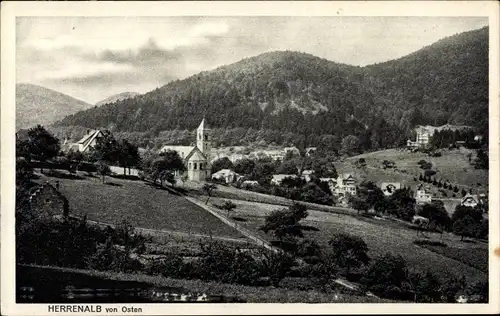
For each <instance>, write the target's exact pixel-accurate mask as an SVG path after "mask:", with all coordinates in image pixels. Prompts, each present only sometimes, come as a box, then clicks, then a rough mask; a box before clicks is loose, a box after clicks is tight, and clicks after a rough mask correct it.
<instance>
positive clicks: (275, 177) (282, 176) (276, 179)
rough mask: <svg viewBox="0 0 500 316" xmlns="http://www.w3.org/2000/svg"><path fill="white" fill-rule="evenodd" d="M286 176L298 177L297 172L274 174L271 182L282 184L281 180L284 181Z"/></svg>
mask: <svg viewBox="0 0 500 316" xmlns="http://www.w3.org/2000/svg"><path fill="white" fill-rule="evenodd" d="M285 178H291V179H296V178H298V177H297V175H296V174H273V177H272V179H271V184H274V185H281V182H283V180H284V179H285Z"/></svg>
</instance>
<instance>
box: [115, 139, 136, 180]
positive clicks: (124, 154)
mask: <svg viewBox="0 0 500 316" xmlns="http://www.w3.org/2000/svg"><path fill="white" fill-rule="evenodd" d="M117 146H118V164H119V166H121V167H123V174H124V175H125V174H126V168H127V167H129V168H130V167H132V166H138V165H139V164H140V161H141V157H140V156H139V149H138V147H137V146H136V145H134V144H131V143H129V142H128V141H127V140H126V139H122V140H121V141H119V142H118V144H117Z"/></svg>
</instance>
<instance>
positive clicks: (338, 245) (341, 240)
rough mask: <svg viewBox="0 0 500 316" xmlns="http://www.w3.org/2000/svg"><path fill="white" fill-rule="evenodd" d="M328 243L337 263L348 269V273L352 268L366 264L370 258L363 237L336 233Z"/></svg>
mask: <svg viewBox="0 0 500 316" xmlns="http://www.w3.org/2000/svg"><path fill="white" fill-rule="evenodd" d="M328 244H329V245H330V247H331V249H332V254H333V258H334V260H335V262H336V264H337V265H338V266H339V267H341V268H343V269H346V272H347V273H348V274H349V273H350V272H351V269H352V268H355V269H356V268H359V267H360V266H362V265H366V264H367V263H368V262H369V260H370V258H369V257H368V254H367V253H368V246H367V245H366V243H365V242H364V240H363V239H362V238H361V237H358V236H354V235H349V234H343V233H336V234H335V235H334V236H333V238H332V239H330V241H329V242H328Z"/></svg>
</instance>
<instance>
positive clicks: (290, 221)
mask: <svg viewBox="0 0 500 316" xmlns="http://www.w3.org/2000/svg"><path fill="white" fill-rule="evenodd" d="M307 215H308V213H307V208H306V207H305V206H304V205H302V204H298V203H294V204H293V205H291V206H290V207H289V208H288V209H281V210H275V211H273V212H272V213H271V214H269V215H268V216H266V219H265V222H264V225H263V226H262V227H260V230H262V231H263V232H265V233H266V234H267V233H268V232H270V231H271V232H272V233H273V235H274V236H275V237H277V238H278V239H279V240H280V242H281V245H282V246H283V240H284V238H287V237H303V236H304V235H303V233H302V227H301V226H300V225H299V221H300V220H302V219H303V218H306V217H307Z"/></svg>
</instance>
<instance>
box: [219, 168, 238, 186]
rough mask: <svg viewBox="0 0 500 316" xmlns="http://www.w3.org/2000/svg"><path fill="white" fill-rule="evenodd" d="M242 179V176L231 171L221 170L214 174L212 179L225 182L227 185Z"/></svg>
mask: <svg viewBox="0 0 500 316" xmlns="http://www.w3.org/2000/svg"><path fill="white" fill-rule="evenodd" d="M241 178H242V176H241V175H239V174H237V173H236V172H234V171H233V170H231V169H221V170H219V171H217V172H216V173H214V174H212V179H214V180H215V179H217V180H219V181H224V182H226V183H233V182H236V181H238V180H240V179H241Z"/></svg>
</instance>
